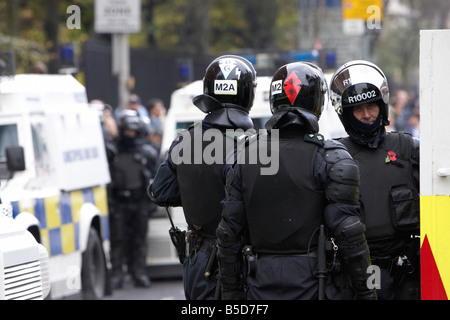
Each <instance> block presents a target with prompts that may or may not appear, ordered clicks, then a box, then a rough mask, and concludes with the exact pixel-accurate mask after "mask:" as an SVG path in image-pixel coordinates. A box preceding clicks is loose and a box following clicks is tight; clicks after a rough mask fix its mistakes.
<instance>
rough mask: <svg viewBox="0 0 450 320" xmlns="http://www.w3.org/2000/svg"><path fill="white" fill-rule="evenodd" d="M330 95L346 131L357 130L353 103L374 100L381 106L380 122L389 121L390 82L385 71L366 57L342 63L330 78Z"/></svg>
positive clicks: (384, 124)
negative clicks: (365, 58) (353, 119)
mask: <svg viewBox="0 0 450 320" xmlns="http://www.w3.org/2000/svg"><path fill="white" fill-rule="evenodd" d="M330 98H331V102H332V104H333V107H334V109H335V111H336V113H337V114H338V116H339V119H340V120H341V122H342V124H343V125H344V128H345V129H346V131H347V132H351V131H352V130H354V126H353V129H352V125H351V121H352V120H351V119H352V118H351V117H349V116H346V115H344V114H350V111H352V110H353V107H354V106H357V105H361V104H364V103H369V102H374V103H376V104H378V106H379V108H380V116H381V120H380V124H379V126H383V127H384V126H386V125H388V124H389V119H388V115H389V104H388V103H389V86H388V82H387V78H386V76H385V75H384V73H383V71H382V70H381V69H380V68H379V67H377V66H376V65H375V64H373V63H371V62H369V61H365V60H354V61H350V62H348V63H346V64H344V65H343V66H341V67H340V68H339V69H338V70H337V71H336V72H335V73H334V74H333V76H332V78H331V86H330Z"/></svg>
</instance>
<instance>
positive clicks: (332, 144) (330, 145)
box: [323, 139, 347, 150]
mask: <svg viewBox="0 0 450 320" xmlns="http://www.w3.org/2000/svg"><path fill="white" fill-rule="evenodd" d="M323 148H324V149H345V150H347V148H346V147H345V146H344V145H343V144H342V142H339V141H337V140H335V139H327V140H326V141H325V143H324V145H323Z"/></svg>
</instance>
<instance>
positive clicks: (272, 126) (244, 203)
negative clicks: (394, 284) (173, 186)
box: [217, 62, 375, 300]
mask: <svg viewBox="0 0 450 320" xmlns="http://www.w3.org/2000/svg"><path fill="white" fill-rule="evenodd" d="M327 90H328V89H327V84H326V80H325V78H324V75H323V73H322V71H321V70H320V68H318V67H317V66H315V65H314V64H309V63H303V62H295V63H290V64H287V65H284V66H282V67H281V68H280V69H278V71H276V73H275V74H274V76H273V78H272V82H271V88H270V107H271V111H272V113H273V116H272V117H271V118H270V119H269V121H268V122H267V124H266V129H268V130H269V131H268V134H267V135H262V134H260V137H259V138H258V139H254V140H253V141H249V143H248V146H247V147H246V149H245V153H244V154H245V159H244V160H245V161H243V160H242V159H241V161H240V162H238V163H237V164H235V165H234V166H233V168H232V169H230V170H229V171H228V174H227V179H226V198H225V199H224V201H223V202H222V205H223V211H222V217H223V218H222V220H221V222H220V223H219V227H218V229H217V237H218V245H219V247H218V261H219V269H220V277H221V283H222V295H223V298H224V299H242V298H247V299H286V300H291V299H292V300H294V299H305V300H311V299H317V298H318V297H319V285H318V282H319V281H318V278H316V276H315V273H316V271H317V246H318V237H317V230H319V228H320V226H321V225H326V226H327V229H328V230H329V232H330V233H331V234H332V235H333V237H334V239H335V240H334V241H335V243H336V244H337V245H338V246H339V250H340V253H341V255H342V257H343V259H344V262H345V264H346V266H347V267H348V271H349V274H350V275H351V279H352V283H353V285H354V289H355V297H356V298H358V299H375V295H374V291H373V290H370V289H368V288H367V286H366V280H367V276H368V275H367V273H366V270H367V267H368V266H369V264H370V259H369V250H368V247H367V243H366V240H365V236H364V230H365V228H364V224H362V223H361V221H360V218H359V206H358V204H357V200H358V194H359V171H358V166H357V165H356V163H355V162H354V160H353V159H352V157H351V156H350V155H349V154H348V152H347V151H346V149H345V148H344V146H343V145H342V144H340V143H339V142H336V141H333V140H327V141H325V140H324V138H323V136H322V135H320V134H318V133H317V132H318V130H319V124H318V120H319V117H320V115H321V112H322V109H323V106H324V100H325V97H326V93H327ZM276 134H279V139H273V137H274V135H276ZM250 140H252V139H250ZM255 143H257V144H258V145H257V148H254V149H252V145H253V144H255ZM256 149H258V153H260V152H261V150H262V149H265V150H263V151H262V154H266V153H267V154H269V153H273V152H279V170H278V171H277V172H276V173H274V174H266V175H263V174H261V170H260V169H261V168H262V167H264V164H263V163H262V162H258V163H257V164H256V165H255V164H251V163H249V161H248V160H249V157H251V156H252V155H251V154H250V153H251V152H255V150H256ZM260 154H261V153H260ZM242 250H243V251H244V255H245V256H246V262H244V263H242V264H241V261H242V260H241V257H240V255H241V251H242ZM242 276H244V277H246V281H243V278H242ZM245 282H246V283H245ZM245 286H246V287H247V290H246V292H245ZM329 294H330V295H331V294H332V295H333V296H332V297H330V296H329V297H328V298H336V295H335V292H331V291H330V293H329Z"/></svg>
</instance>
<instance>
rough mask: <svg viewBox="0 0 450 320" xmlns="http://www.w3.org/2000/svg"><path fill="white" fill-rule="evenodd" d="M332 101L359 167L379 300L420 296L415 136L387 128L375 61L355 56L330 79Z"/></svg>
mask: <svg viewBox="0 0 450 320" xmlns="http://www.w3.org/2000/svg"><path fill="white" fill-rule="evenodd" d="M330 91H331V100H332V103H333V105H334V108H335V110H336V112H337V114H338V116H339V118H340V120H341V122H342V124H343V125H344V128H345V130H346V131H347V133H348V135H349V136H348V137H346V138H340V139H339V141H340V142H342V143H343V144H344V145H345V146H346V147H347V149H348V150H349V152H350V154H351V155H352V156H353V158H354V159H355V160H356V161H358V164H359V168H360V172H361V187H360V191H361V194H360V202H361V211H362V217H363V222H364V224H365V225H366V238H367V242H368V244H369V248H370V253H371V258H372V263H373V265H376V266H378V267H380V270H381V283H380V284H379V285H380V289H378V290H377V294H378V298H379V299H380V300H381V299H383V300H384V299H389V300H391V299H417V298H418V297H419V290H420V284H419V278H418V277H419V273H420V272H419V266H420V264H419V257H418V254H419V238H418V237H419V235H420V233H419V195H418V190H419V140H418V139H416V138H413V137H412V136H411V135H410V134H409V133H405V132H386V130H385V126H386V125H388V124H389V119H388V101H389V86H388V81H387V78H386V76H385V75H384V73H383V71H382V70H381V69H380V68H379V67H378V66H376V65H375V64H373V63H371V62H368V61H363V60H355V61H350V62H348V63H346V64H344V65H343V66H341V67H340V68H339V69H338V70H337V71H336V72H335V73H334V75H333V77H332V80H331V88H330Z"/></svg>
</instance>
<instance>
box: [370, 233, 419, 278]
mask: <svg viewBox="0 0 450 320" xmlns="http://www.w3.org/2000/svg"><path fill="white" fill-rule="evenodd" d="M419 252H420V238H419V237H418V236H411V238H410V239H409V241H407V242H406V243H405V245H404V246H403V247H402V248H401V249H400V250H398V251H396V252H393V253H390V254H389V253H388V254H378V252H371V255H370V259H371V263H372V265H374V266H378V267H380V268H381V269H386V270H388V271H389V272H390V274H391V275H392V276H399V275H405V274H413V273H414V272H415V271H416V270H418V269H419V268H420V253H419Z"/></svg>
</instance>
